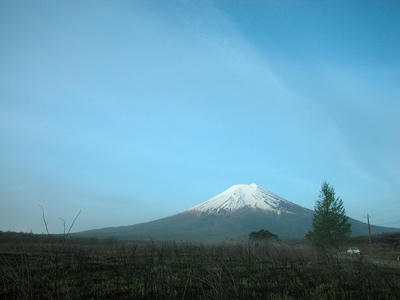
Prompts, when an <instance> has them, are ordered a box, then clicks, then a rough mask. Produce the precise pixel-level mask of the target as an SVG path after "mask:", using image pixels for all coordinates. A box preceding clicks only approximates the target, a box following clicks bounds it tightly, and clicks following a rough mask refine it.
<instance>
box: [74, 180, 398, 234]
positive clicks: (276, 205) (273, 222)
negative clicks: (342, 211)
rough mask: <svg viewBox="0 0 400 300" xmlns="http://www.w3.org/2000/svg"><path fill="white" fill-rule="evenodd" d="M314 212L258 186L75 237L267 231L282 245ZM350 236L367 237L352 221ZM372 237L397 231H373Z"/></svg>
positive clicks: (376, 228) (301, 231) (236, 188)
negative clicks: (165, 214)
mask: <svg viewBox="0 0 400 300" xmlns="http://www.w3.org/2000/svg"><path fill="white" fill-rule="evenodd" d="M313 213H314V212H313V211H312V210H310V209H307V208H304V207H301V206H299V205H297V204H295V203H292V202H290V201H287V200H285V199H283V198H281V197H279V196H278V195H275V194H273V193H272V192H270V191H268V190H266V189H264V188H263V187H261V186H259V185H257V184H254V183H253V184H237V185H234V186H232V187H230V188H229V189H227V190H226V191H224V192H222V193H221V194H218V195H217V196H215V197H213V198H211V199H209V200H207V201H205V202H203V203H201V204H199V205H196V206H194V207H192V208H189V209H187V210H185V211H183V212H181V213H178V214H176V215H172V216H169V217H166V218H162V219H158V220H155V221H151V222H147V223H141V224H136V225H131V226H121V227H108V228H102V229H95V230H89V231H84V232H79V233H76V235H78V236H91V237H101V238H104V237H115V238H118V239H135V240H139V239H148V238H153V239H162V240H172V239H174V240H200V241H201V240H202V241H218V240H225V239H237V238H241V237H242V238H244V237H247V235H248V234H249V233H250V232H253V231H258V230H260V229H266V230H269V231H270V232H272V233H274V234H277V235H278V236H279V237H280V238H282V239H290V238H302V237H304V235H305V234H306V233H307V231H309V230H311V227H312V225H311V224H312V218H313ZM349 221H350V223H351V224H352V235H353V236H357V235H366V234H367V230H368V229H367V224H365V223H362V222H360V221H357V220H354V219H350V220H349ZM371 230H372V231H373V233H374V234H377V233H383V232H393V231H399V229H396V228H388V227H380V226H371Z"/></svg>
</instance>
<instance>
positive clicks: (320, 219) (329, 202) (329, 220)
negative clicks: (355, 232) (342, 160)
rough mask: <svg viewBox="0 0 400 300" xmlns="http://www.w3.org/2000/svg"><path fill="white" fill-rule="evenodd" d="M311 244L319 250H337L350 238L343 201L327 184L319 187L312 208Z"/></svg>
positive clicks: (349, 225)
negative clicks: (318, 192) (317, 197)
mask: <svg viewBox="0 0 400 300" xmlns="http://www.w3.org/2000/svg"><path fill="white" fill-rule="evenodd" d="M312 226H313V232H312V234H311V237H312V242H313V244H314V245H316V246H317V247H319V248H323V249H325V248H338V247H339V246H340V245H341V244H342V243H343V242H344V241H345V240H346V239H348V238H349V237H350V233H351V224H350V223H349V222H348V217H347V216H346V211H345V209H344V206H343V201H342V199H341V198H339V197H335V189H334V188H333V187H332V186H330V185H329V184H328V183H327V182H323V183H322V185H321V192H320V194H319V200H318V201H317V202H316V204H315V207H314V217H313V222H312Z"/></svg>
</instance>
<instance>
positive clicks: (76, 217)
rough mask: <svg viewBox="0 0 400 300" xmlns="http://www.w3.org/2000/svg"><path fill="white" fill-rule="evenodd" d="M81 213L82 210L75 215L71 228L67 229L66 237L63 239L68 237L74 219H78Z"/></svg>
mask: <svg viewBox="0 0 400 300" xmlns="http://www.w3.org/2000/svg"><path fill="white" fill-rule="evenodd" d="M81 211H82V210H80V211H79V212H78V213H77V214H76V216H75V218H74V220H73V221H72V223H71V226H69V229H68V232H67V235H66V236H65V238H67V237H68V235H69V233H70V232H71V229H72V227H73V226H74V224H75V221H76V219H78V217H79V215H80V214H81Z"/></svg>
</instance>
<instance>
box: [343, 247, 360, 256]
mask: <svg viewBox="0 0 400 300" xmlns="http://www.w3.org/2000/svg"><path fill="white" fill-rule="evenodd" d="M346 253H347V254H349V255H360V254H361V251H360V250H359V249H358V248H357V247H350V248H349V249H347V251H346Z"/></svg>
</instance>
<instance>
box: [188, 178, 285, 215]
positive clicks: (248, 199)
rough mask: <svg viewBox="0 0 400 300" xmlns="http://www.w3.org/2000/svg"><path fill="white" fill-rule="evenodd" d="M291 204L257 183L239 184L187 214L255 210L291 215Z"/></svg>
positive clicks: (191, 209) (195, 207) (189, 210)
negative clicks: (244, 209) (289, 208)
mask: <svg viewBox="0 0 400 300" xmlns="http://www.w3.org/2000/svg"><path fill="white" fill-rule="evenodd" d="M289 203H290V202H289V201H287V200H285V199H283V198H281V197H279V196H277V195H275V194H273V193H271V192H270V191H268V190H266V189H264V188H262V187H261V186H259V185H257V184H255V183H252V184H237V185H233V186H231V187H230V188H229V189H227V190H226V191H224V192H222V193H221V194H219V195H217V196H215V197H213V198H211V199H209V200H207V201H206V202H203V203H201V204H199V205H196V206H194V207H192V208H190V209H188V210H187V212H199V213H206V214H219V213H230V212H234V211H237V210H239V209H243V208H253V209H261V210H264V211H267V212H272V213H276V214H280V213H282V212H286V213H291V212H290V211H289V210H288V207H289V206H288V204H289Z"/></svg>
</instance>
